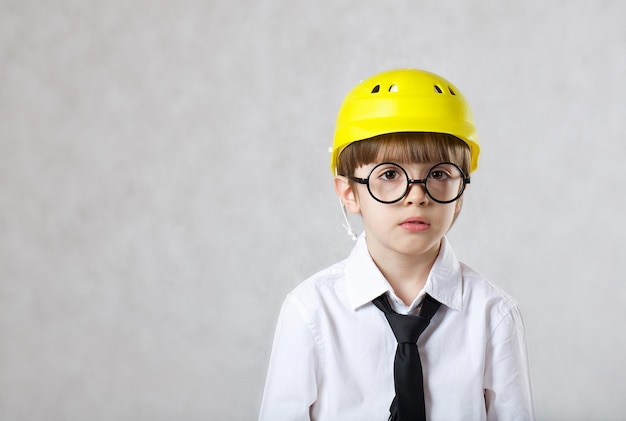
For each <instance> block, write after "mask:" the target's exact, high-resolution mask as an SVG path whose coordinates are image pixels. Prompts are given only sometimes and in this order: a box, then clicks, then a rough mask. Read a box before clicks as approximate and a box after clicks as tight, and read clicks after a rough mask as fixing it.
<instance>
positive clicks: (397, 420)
mask: <svg viewBox="0 0 626 421" xmlns="http://www.w3.org/2000/svg"><path fill="white" fill-rule="evenodd" d="M373 303H374V305H376V307H378V308H379V309H380V310H381V311H382V312H383V313H385V317H387V321H388V322H389V326H391V330H393V334H394V335H395V337H396V340H397V341H398V347H397V348H396V358H395V360H394V363H393V378H394V383H395V388H396V396H395V398H394V399H393V401H392V402H391V408H389V412H390V416H389V420H392V421H425V420H426V408H425V406H424V379H423V375H422V362H421V360H420V354H419V352H418V350H417V339H418V338H419V336H420V335H421V334H422V332H423V331H424V330H425V329H426V327H427V326H428V324H429V323H430V319H432V317H433V316H434V314H435V313H436V312H437V309H439V305H440V303H439V302H438V301H437V300H435V299H434V298H432V297H431V296H430V295H428V294H426V297H425V298H424V302H423V303H422V308H421V309H420V312H419V315H418V316H410V315H403V314H398V313H396V312H395V311H393V309H392V308H391V305H390V304H389V301H388V300H387V298H386V297H385V294H383V295H381V296H380V297H378V298H376V299H375V300H374V301H373Z"/></svg>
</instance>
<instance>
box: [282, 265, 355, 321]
mask: <svg viewBox="0 0 626 421" xmlns="http://www.w3.org/2000/svg"><path fill="white" fill-rule="evenodd" d="M345 266H346V261H345V260H342V261H340V262H338V263H335V264H333V265H331V266H329V267H327V268H326V269H323V270H321V271H319V272H317V273H316V274H314V275H312V276H310V277H309V278H307V279H306V280H304V281H303V282H301V283H300V284H299V285H297V286H296V287H295V288H294V289H293V290H292V291H291V292H290V293H289V294H287V297H286V298H285V302H286V303H290V302H291V303H294V304H295V303H297V305H299V306H300V307H302V309H303V310H304V311H305V312H307V313H310V312H311V311H313V310H314V309H316V308H320V307H322V308H323V307H324V303H326V302H328V301H336V300H337V299H339V296H341V295H342V290H343V288H344V285H343V281H344V279H345Z"/></svg>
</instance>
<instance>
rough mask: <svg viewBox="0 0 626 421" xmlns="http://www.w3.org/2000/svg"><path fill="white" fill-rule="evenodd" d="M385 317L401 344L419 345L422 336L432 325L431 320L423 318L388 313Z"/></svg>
mask: <svg viewBox="0 0 626 421" xmlns="http://www.w3.org/2000/svg"><path fill="white" fill-rule="evenodd" d="M385 317H387V321H388V322H389V326H391V330H392V331H393V334H394V335H395V337H396V340H397V341H398V343H399V344H401V343H410V344H415V343H417V340H418V339H419V337H420V335H421V334H422V332H424V329H426V327H427V326H428V324H429V323H430V319H428V318H426V317H421V316H409V315H404V314H397V313H387V314H385Z"/></svg>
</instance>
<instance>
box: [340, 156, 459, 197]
mask: <svg viewBox="0 0 626 421" xmlns="http://www.w3.org/2000/svg"><path fill="white" fill-rule="evenodd" d="M381 165H395V166H396V167H398V168H400V169H401V170H402V172H403V173H404V176H405V178H406V179H407V180H408V183H407V185H406V190H405V191H404V193H403V194H402V196H400V197H399V198H398V199H396V200H391V201H385V200H380V199H379V198H377V197H376V196H374V193H372V190H371V188H370V177H371V176H372V173H373V172H374V170H376V168H378V167H380V166H381ZM440 165H452V166H454V167H456V169H458V170H459V172H460V173H461V181H462V185H461V189H460V190H459V193H458V194H457V195H456V197H455V198H454V199H451V200H438V199H436V198H434V197H433V196H432V195H431V194H430V192H429V191H428V187H427V186H426V181H427V180H428V176H429V175H430V173H431V172H432V171H433V170H434V169H435V168H437V167H438V166H440ZM347 177H348V179H349V180H352V181H354V182H355V183H359V184H364V185H366V186H367V191H368V192H369V193H370V196H372V198H373V199H374V200H376V201H377V202H380V203H384V204H386V205H391V204H393V203H398V202H399V201H401V200H402V199H404V198H405V197H406V196H407V194H409V190H411V184H422V185H423V186H424V191H425V192H426V194H427V195H428V197H430V198H431V199H432V200H434V201H435V202H437V203H441V204H444V205H445V204H448V203H452V202H454V201H456V200H459V198H460V197H461V196H463V192H465V186H467V185H468V184H470V183H471V178H470V177H468V176H466V175H465V173H464V172H463V170H462V169H461V167H459V166H458V165H456V164H455V163H453V162H439V163H438V164H435V165H433V166H432V167H431V168H430V169H429V170H428V172H427V173H426V178H424V179H421V180H412V179H411V177H409V174H408V173H407V172H406V170H405V169H404V168H403V167H402V166H401V165H399V164H396V163H395V162H381V163H380V164H377V165H376V166H375V167H374V168H372V170H371V171H370V173H369V175H368V176H367V178H360V177H355V176H353V175H348V176H347Z"/></svg>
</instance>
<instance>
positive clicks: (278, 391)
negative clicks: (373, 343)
mask: <svg viewBox="0 0 626 421" xmlns="http://www.w3.org/2000/svg"><path fill="white" fill-rule="evenodd" d="M317 361H318V348H317V346H316V343H315V340H314V336H313V331H312V328H311V324H310V323H307V321H306V317H305V311H304V308H303V306H302V305H301V303H300V302H299V301H298V300H297V299H296V298H295V297H294V296H293V295H289V296H287V298H286V299H285V302H284V303H283V306H282V308H281V311H280V315H279V317H278V323H277V326H276V333H275V336H274V343H273V346H272V354H271V357H270V362H269V368H268V372H267V379H266V382H265V390H264V392H263V401H262V403H261V410H260V414H259V421H300V420H310V416H309V408H310V407H311V405H313V403H314V402H315V401H316V399H317V386H316V385H317V381H316V371H317Z"/></svg>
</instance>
